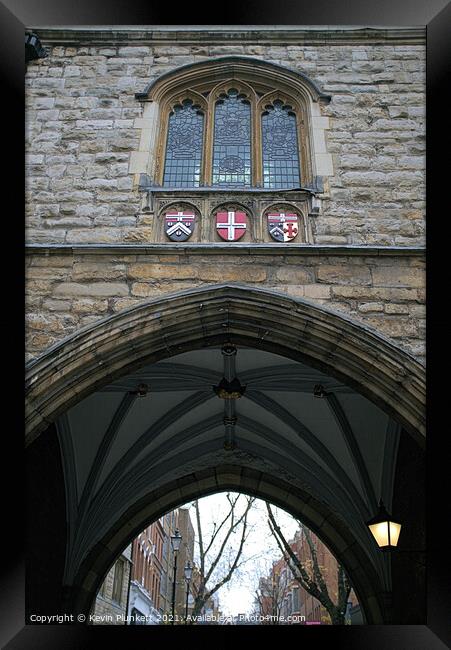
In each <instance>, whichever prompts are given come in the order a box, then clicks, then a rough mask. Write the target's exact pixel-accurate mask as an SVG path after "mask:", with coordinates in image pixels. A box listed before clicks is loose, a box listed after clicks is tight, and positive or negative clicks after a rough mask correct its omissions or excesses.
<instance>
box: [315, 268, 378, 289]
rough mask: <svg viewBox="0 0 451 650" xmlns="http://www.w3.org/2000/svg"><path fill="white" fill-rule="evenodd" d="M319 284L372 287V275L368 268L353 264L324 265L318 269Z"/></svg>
mask: <svg viewBox="0 0 451 650" xmlns="http://www.w3.org/2000/svg"><path fill="white" fill-rule="evenodd" d="M317 280H318V282H327V283H329V284H358V285H362V284H363V285H370V284H371V273H370V270H369V268H368V267H365V266H356V265H353V264H349V265H344V264H324V265H320V266H318V269H317Z"/></svg>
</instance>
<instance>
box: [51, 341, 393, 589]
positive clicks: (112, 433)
mask: <svg viewBox="0 0 451 650" xmlns="http://www.w3.org/2000/svg"><path fill="white" fill-rule="evenodd" d="M235 375H236V376H237V377H238V379H239V381H240V382H241V384H242V385H243V386H245V392H244V394H243V396H242V397H241V398H240V399H235V400H229V399H221V398H219V397H218V396H217V395H216V393H215V391H214V390H213V386H216V385H218V383H219V382H220V380H221V379H222V377H224V376H225V377H226V379H229V380H231V379H233V377H234V376H235ZM315 387H316V388H315ZM315 393H317V395H315ZM57 429H58V435H59V437H60V441H61V446H62V450H63V463H64V472H65V480H66V496H67V500H68V503H69V504H70V505H69V508H68V519H69V522H68V523H69V526H68V530H69V554H68V558H67V562H66V580H67V581H68V582H70V580H71V578H72V577H73V576H74V575H75V573H76V571H77V569H78V567H79V566H80V563H81V562H82V561H83V559H84V558H85V556H86V554H87V553H88V551H89V549H90V548H92V546H93V545H94V544H95V543H96V542H97V541H98V540H100V539H101V538H102V535H103V534H104V533H105V531H107V530H108V529H109V528H110V527H111V526H113V525H114V522H115V521H116V520H117V519H118V518H119V517H120V516H123V514H124V513H126V512H127V510H128V509H129V508H130V507H131V506H132V505H133V503H136V502H137V501H138V500H139V499H141V498H143V496H145V495H146V494H148V493H150V492H151V491H152V490H154V489H156V488H158V487H161V486H164V485H165V483H167V482H168V481H169V480H173V479H175V478H178V477H182V476H186V475H187V474H189V473H192V472H194V471H199V470H202V468H208V467H211V466H213V465H214V466H219V465H221V464H228V463H234V464H235V465H236V464H238V465H242V466H243V467H251V468H255V469H258V470H261V471H264V472H266V473H270V474H273V475H277V476H280V477H284V478H286V479H287V481H288V482H289V483H291V484H292V485H294V486H299V487H300V488H302V489H303V490H305V491H307V492H308V493H309V494H311V495H312V496H314V497H315V499H317V500H318V501H320V502H321V503H324V504H325V505H326V506H327V507H328V508H329V509H330V510H331V511H333V512H334V513H337V514H338V516H339V517H340V518H341V519H342V520H343V521H345V522H346V525H347V526H348V527H349V528H350V529H351V530H352V532H353V535H354V536H355V539H356V540H358V541H359V543H360V544H362V545H363V546H364V547H367V549H368V559H369V560H370V561H371V562H372V563H373V564H374V567H375V569H376V570H377V571H378V572H379V574H380V575H381V574H382V575H383V574H384V564H383V560H382V559H381V557H380V553H378V551H377V550H376V549H375V548H374V544H372V542H371V540H370V538H369V537H368V536H369V531H368V529H367V527H366V525H365V521H366V520H367V519H369V518H370V517H371V516H373V514H374V513H375V511H376V508H377V502H378V500H379V498H380V497H381V496H382V498H383V499H384V502H385V503H386V505H387V506H388V507H390V505H391V497H392V488H393V480H394V471H395V465H396V451H397V445H398V441H399V436H400V427H399V425H397V424H396V423H395V422H394V421H393V420H392V419H391V418H390V417H389V416H388V415H387V414H385V413H384V412H383V411H382V410H380V409H379V408H378V407H377V406H375V405H374V404H373V403H372V402H370V401H369V400H368V399H366V398H365V397H363V396H362V395H360V394H358V393H356V392H355V391H354V390H353V389H351V388H349V387H348V386H346V385H344V384H343V383H341V382H339V381H337V380H336V379H334V378H332V377H329V376H327V375H325V374H322V373H321V372H320V371H318V370H316V369H312V368H311V367H309V366H307V365H304V364H302V363H299V362H296V361H292V360H289V359H287V358H285V357H281V356H278V355H276V354H272V353H269V352H266V351H262V350H256V349H251V348H244V347H238V350H237V353H236V355H235V354H233V355H231V356H227V355H224V354H223V353H222V351H221V348H219V347H217V348H209V349H200V350H195V351H192V352H187V353H183V354H179V355H176V356H173V357H171V358H169V359H166V360H165V361H161V362H158V363H155V364H153V365H149V366H146V367H143V368H141V369H139V370H138V371H135V372H133V373H132V374H129V375H128V376H125V377H122V378H121V379H119V380H117V381H114V382H113V383H111V384H109V385H107V386H105V387H103V388H102V389H101V390H98V391H97V392H95V393H93V394H91V395H90V396H88V397H87V398H85V399H84V400H82V401H81V402H79V403H78V404H76V405H75V406H73V407H72V408H70V409H69V410H68V411H67V412H66V413H65V414H64V415H63V416H60V418H59V419H58V421H57ZM147 523H148V522H145V521H143V522H142V524H143V527H144V526H145V525H146V524H147ZM125 541H126V540H124V542H125Z"/></svg>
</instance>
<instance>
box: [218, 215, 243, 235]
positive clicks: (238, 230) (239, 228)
mask: <svg viewBox="0 0 451 650" xmlns="http://www.w3.org/2000/svg"><path fill="white" fill-rule="evenodd" d="M246 228H247V215H246V213H245V212H235V210H229V211H228V212H217V213H216V230H217V232H218V235H219V236H220V237H222V239H225V240H226V241H237V240H238V239H241V237H242V236H243V235H244V233H245V232H246Z"/></svg>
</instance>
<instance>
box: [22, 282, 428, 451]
mask: <svg viewBox="0 0 451 650" xmlns="http://www.w3.org/2000/svg"><path fill="white" fill-rule="evenodd" d="M229 338H231V339H233V341H234V342H236V343H238V344H243V345H249V346H251V347H255V348H258V349H262V350H268V351H275V352H276V353H277V354H280V355H282V356H286V357H289V358H292V359H294V360H299V361H304V362H306V363H307V364H310V365H311V366H313V367H316V368H318V369H320V370H323V371H325V372H326V373H328V374H330V375H331V376H334V377H336V378H338V379H340V380H341V381H343V382H344V383H347V384H348V385H349V386H351V387H352V388H354V389H355V390H356V391H358V392H360V393H361V394H362V395H364V396H365V397H367V398H368V399H369V400H370V401H372V402H373V403H375V404H376V405H378V406H379V407H380V408H382V410H384V411H385V412H386V413H387V414H389V415H390V416H392V417H393V418H394V419H395V420H397V421H398V422H399V423H400V424H401V425H402V426H403V427H404V428H405V429H406V431H408V432H409V433H410V434H411V435H413V436H414V437H415V438H416V440H417V441H418V442H419V443H420V444H421V445H422V446H424V436H425V415H424V409H425V372H424V368H423V367H422V366H421V365H420V364H419V363H418V362H417V361H416V360H415V359H414V358H413V357H412V356H411V355H409V354H407V353H406V352H404V351H402V350H400V349H399V348H398V347H397V346H396V345H395V344H394V343H392V342H391V341H390V340H389V339H388V338H385V337H383V336H382V335H380V334H378V333H376V332H375V331H374V330H372V329H370V328H368V327H366V326H364V325H362V324H360V323H356V322H354V321H353V320H352V319H350V318H349V317H346V316H343V315H339V314H338V313H336V312H333V311H332V310H329V309H326V308H324V307H323V306H318V305H315V304H313V303H311V302H309V301H307V300H305V299H300V298H298V299H294V298H291V297H288V296H287V295H285V294H281V293H279V292H275V291H272V290H268V289H260V288H254V287H248V286H246V285H241V284H220V285H213V286H207V287H201V288H197V289H190V290H185V291H181V292H177V293H174V294H169V295H165V296H164V297H162V298H159V299H156V300H150V301H147V302H144V303H142V304H140V305H138V306H136V307H133V308H130V309H127V310H124V311H122V312H120V313H118V314H116V315H114V316H110V317H107V318H104V319H102V320H99V321H98V322H96V323H94V324H93V325H89V326H87V327H84V328H82V329H81V330H79V331H78V332H77V333H76V334H74V335H72V336H70V337H68V338H67V339H65V340H64V341H62V342H61V343H59V344H57V345H55V346H53V347H51V348H50V349H49V350H48V351H47V352H45V353H44V354H43V355H42V356H40V357H39V358H38V359H36V360H34V361H33V362H32V363H30V364H29V365H28V368H27V376H26V388H27V407H26V427H27V428H26V440H27V443H30V442H32V441H33V440H34V439H35V438H36V437H37V436H38V435H39V434H40V432H42V431H43V430H44V429H46V428H47V427H48V425H49V424H50V423H52V422H53V421H55V419H56V418H57V417H58V415H60V414H61V413H63V412H65V411H67V410H68V409H69V408H70V407H71V406H72V405H74V404H76V403H77V402H79V401H80V400H81V399H83V398H84V397H86V396H87V395H89V394H90V393H92V392H94V391H95V390H97V389H98V388H100V387H101V386H104V385H106V384H107V383H109V382H111V381H112V380H114V379H117V378H119V377H121V376H122V375H125V374H127V373H129V372H131V371H132V370H134V369H136V368H139V367H141V366H143V365H145V364H149V363H154V362H156V361H159V360H161V359H164V358H167V357H170V356H173V355H175V354H178V353H181V352H185V351H189V350H193V349H199V348H202V347H208V346H211V345H218V344H221V343H223V342H224V341H225V340H226V339H229Z"/></svg>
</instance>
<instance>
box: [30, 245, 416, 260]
mask: <svg viewBox="0 0 451 650" xmlns="http://www.w3.org/2000/svg"><path fill="white" fill-rule="evenodd" d="M25 252H26V254H28V255H75V254H92V255H127V254H131V255H136V254H141V255H149V254H151V255H174V254H178V255H203V256H204V255H236V254H243V255H279V254H280V255H305V256H311V255H325V256H331V255H336V256H339V257H342V256H344V257H347V256H349V255H357V256H365V257H374V256H376V257H380V256H385V257H423V256H425V254H426V249H425V248H424V247H422V246H356V245H332V244H329V245H320V244H289V245H287V244H277V243H274V244H239V243H237V244H229V243H224V244H223V243H205V244H202V243H198V244H184V243H180V244H177V243H169V242H168V243H167V244H166V243H165V244H27V245H26V246H25Z"/></svg>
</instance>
